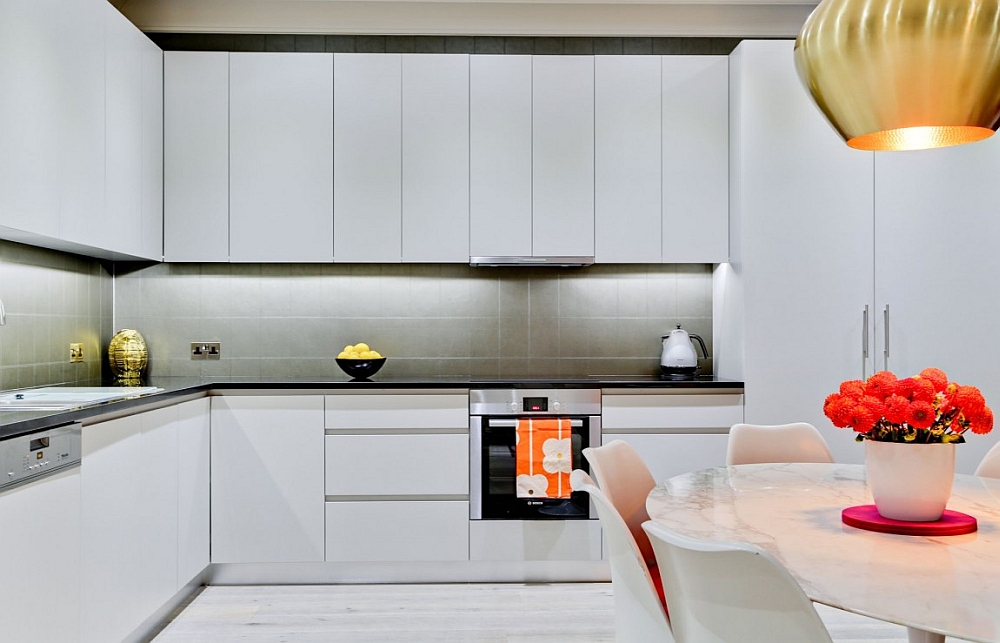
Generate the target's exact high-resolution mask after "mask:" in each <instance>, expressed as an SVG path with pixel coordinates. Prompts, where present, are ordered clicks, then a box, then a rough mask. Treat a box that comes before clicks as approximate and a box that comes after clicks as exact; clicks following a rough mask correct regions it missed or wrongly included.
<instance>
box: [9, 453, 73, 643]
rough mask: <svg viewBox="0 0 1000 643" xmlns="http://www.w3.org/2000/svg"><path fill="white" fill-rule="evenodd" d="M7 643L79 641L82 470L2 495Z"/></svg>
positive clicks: (49, 478) (64, 472)
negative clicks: (19, 642) (9, 642)
mask: <svg viewBox="0 0 1000 643" xmlns="http://www.w3.org/2000/svg"><path fill="white" fill-rule="evenodd" d="M0 523H2V524H3V525H4V534H3V547H0V569H2V570H3V575H4V578H5V582H4V583H2V584H0V623H2V624H3V635H2V637H3V639H4V640H5V641H43V642H49V641H52V642H53V643H56V642H58V643H64V642H65V643H72V642H74V641H79V640H80V470H79V469H71V470H69V471H63V472H62V473H57V474H54V475H52V476H50V477H47V478H45V479H44V480H39V481H36V482H32V483H30V484H27V485H24V486H21V487H16V488H14V489H10V490H7V491H5V492H3V493H0Z"/></svg>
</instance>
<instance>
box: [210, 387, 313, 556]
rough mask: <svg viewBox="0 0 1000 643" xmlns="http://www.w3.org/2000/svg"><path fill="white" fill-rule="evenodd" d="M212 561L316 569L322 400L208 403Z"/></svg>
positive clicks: (263, 398) (231, 398)
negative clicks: (302, 565) (312, 566)
mask: <svg viewBox="0 0 1000 643" xmlns="http://www.w3.org/2000/svg"><path fill="white" fill-rule="evenodd" d="M211 448H212V562H213V563H292V562H319V561H322V560H323V550H324V497H323V397H322V396H320V395H285V396H220V397H213V398H212V447H211Z"/></svg>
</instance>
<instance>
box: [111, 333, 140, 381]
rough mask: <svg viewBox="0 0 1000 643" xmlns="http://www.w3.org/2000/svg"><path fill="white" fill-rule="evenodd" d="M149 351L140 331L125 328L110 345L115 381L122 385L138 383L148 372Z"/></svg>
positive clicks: (112, 339) (113, 338)
mask: <svg viewBox="0 0 1000 643" xmlns="http://www.w3.org/2000/svg"><path fill="white" fill-rule="evenodd" d="M148 359H149V351H148V350H147V349H146V340H144V339H143V338H142V335H141V334H139V331H137V330H132V329H131V328H123V329H122V330H120V331H118V332H117V333H116V334H115V336H114V337H112V338H111V343H110V344H108V361H109V362H110V364H111V372H112V373H114V375H115V379H116V380H118V381H119V382H121V383H128V384H134V383H138V382H139V380H140V378H141V377H142V375H143V372H144V371H145V370H146V362H147V361H148Z"/></svg>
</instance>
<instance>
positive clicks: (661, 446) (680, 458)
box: [603, 433, 729, 483]
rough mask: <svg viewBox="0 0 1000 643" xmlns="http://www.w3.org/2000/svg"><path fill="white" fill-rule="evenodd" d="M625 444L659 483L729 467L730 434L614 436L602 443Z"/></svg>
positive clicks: (621, 434)
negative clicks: (710, 469)
mask: <svg viewBox="0 0 1000 643" xmlns="http://www.w3.org/2000/svg"><path fill="white" fill-rule="evenodd" d="M612 440H624V441H625V442H627V443H628V444H629V445H631V446H632V448H634V449H635V450H636V452H637V453H639V454H640V455H641V456H642V459H643V461H644V462H645V463H646V466H647V467H649V471H650V473H651V474H652V475H653V479H654V480H656V482H657V483H660V482H663V481H664V480H666V479H668V478H671V477H673V476H677V475H680V474H682V473H687V472H689V471H698V470H699V469H708V468H711V467H724V466H726V448H727V446H728V444H729V434H728V433H661V434H657V433H614V434H606V435H604V436H603V443H604V444H607V443H608V442H611V441H612Z"/></svg>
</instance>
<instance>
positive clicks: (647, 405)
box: [601, 394, 743, 433]
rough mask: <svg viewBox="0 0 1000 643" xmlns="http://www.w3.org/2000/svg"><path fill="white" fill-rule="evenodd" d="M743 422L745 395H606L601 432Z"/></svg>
mask: <svg viewBox="0 0 1000 643" xmlns="http://www.w3.org/2000/svg"><path fill="white" fill-rule="evenodd" d="M742 421H743V396H742V395H739V394H732V395H605V396H604V397H603V398H602V400H601V430H602V431H604V432H605V433H607V432H608V431H609V430H610V431H614V430H615V429H626V430H628V429H680V430H684V429H728V428H729V427H731V426H732V425H734V424H739V423H740V422H742Z"/></svg>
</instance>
